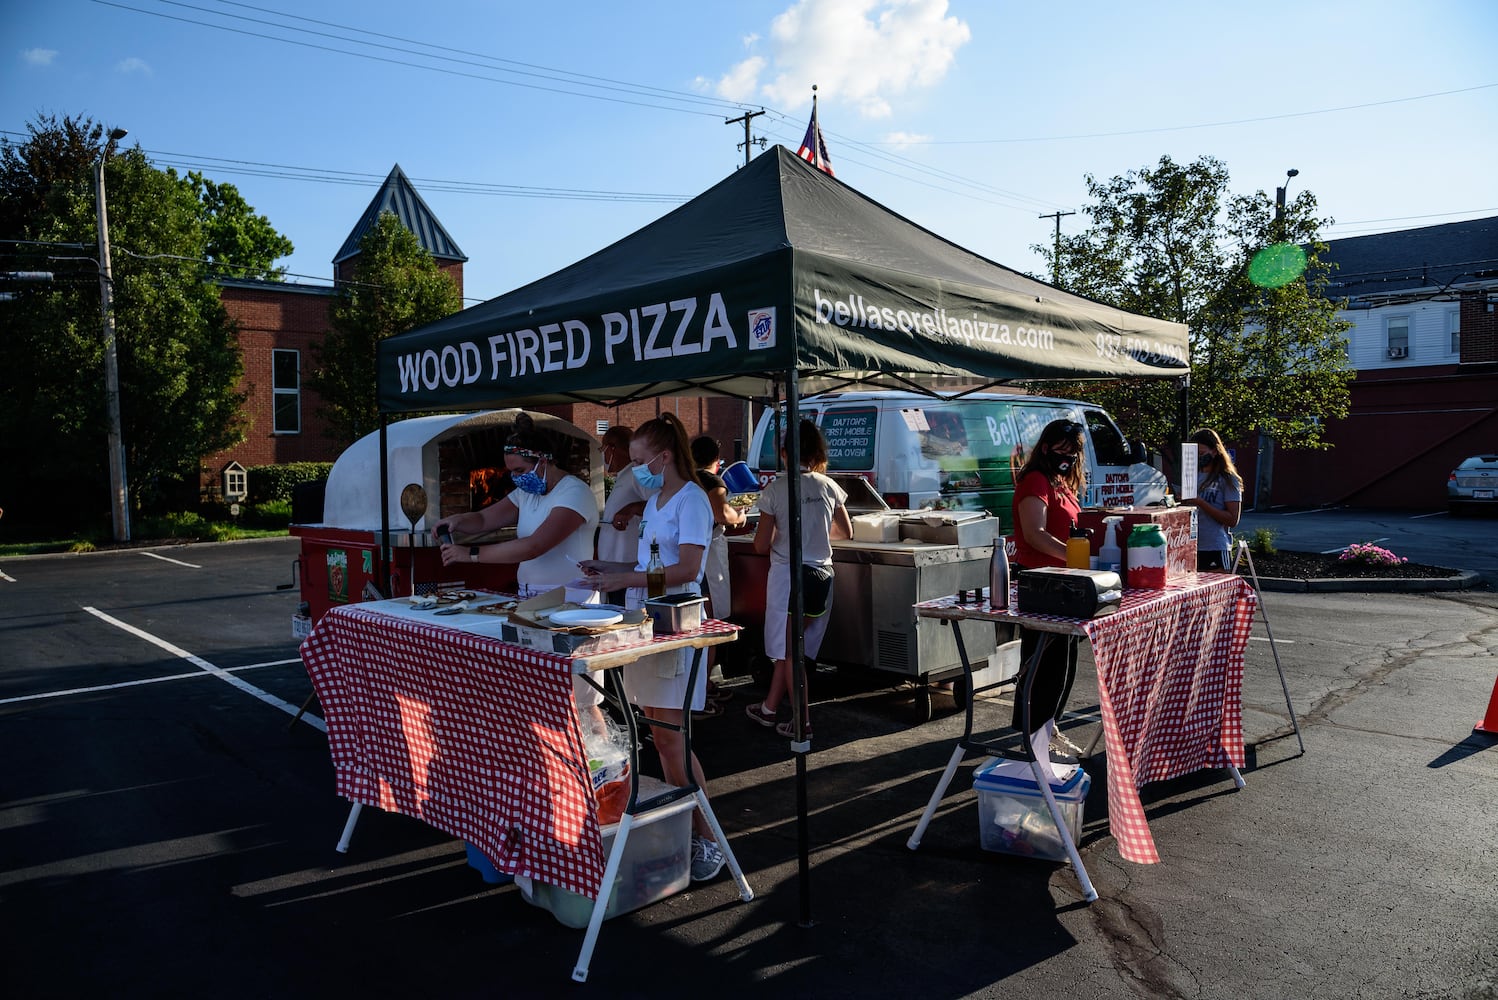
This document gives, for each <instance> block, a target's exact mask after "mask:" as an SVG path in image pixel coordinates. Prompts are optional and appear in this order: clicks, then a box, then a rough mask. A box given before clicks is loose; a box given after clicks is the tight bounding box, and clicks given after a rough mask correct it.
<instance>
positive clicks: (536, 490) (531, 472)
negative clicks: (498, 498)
mask: <svg viewBox="0 0 1498 1000" xmlns="http://www.w3.org/2000/svg"><path fill="white" fill-rule="evenodd" d="M539 468H541V463H540V462H537V463H536V466H535V468H533V469H527V470H526V471H525V472H512V473H510V481H511V482H513V483H514V484H515V488H516V489H517V490H520V491H521V492H522V493H530V494H532V495H534V496H545V495H546V490H547V489H548V487H547V485H546V477H545V476H543V475H539V474H538V473H537V472H536V469H539Z"/></svg>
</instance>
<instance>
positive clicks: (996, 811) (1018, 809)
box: [973, 757, 1092, 861]
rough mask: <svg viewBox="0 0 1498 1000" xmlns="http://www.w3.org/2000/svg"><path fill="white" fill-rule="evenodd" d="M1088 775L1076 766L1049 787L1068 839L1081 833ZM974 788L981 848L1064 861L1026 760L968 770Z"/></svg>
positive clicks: (998, 759) (994, 760) (996, 760)
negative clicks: (1058, 808)
mask: <svg viewBox="0 0 1498 1000" xmlns="http://www.w3.org/2000/svg"><path fill="white" fill-rule="evenodd" d="M1091 786H1092V779H1091V778H1090V777H1088V775H1087V772H1086V771H1084V770H1082V769H1081V768H1080V767H1079V768H1077V769H1076V771H1075V773H1073V774H1072V775H1071V777H1069V778H1068V779H1067V780H1066V782H1065V783H1064V784H1061V785H1056V784H1053V785H1051V791H1052V792H1053V793H1054V794H1055V796H1056V804H1057V805H1058V806H1060V807H1061V815H1062V816H1063V817H1065V818H1066V826H1067V829H1068V830H1069V831H1070V832H1071V837H1072V843H1076V841H1077V837H1078V836H1079V835H1080V834H1081V831H1082V810H1083V807H1084V806H1085V805H1086V803H1087V790H1088V789H1089V788H1090V787H1091ZM973 787H974V788H975V789H977V791H978V833H979V836H980V838H981V839H982V842H983V849H984V850H985V851H998V852H1000V853H1002V854H1014V855H1018V856H1020V857H1026V858H1040V859H1043V860H1046V861H1066V860H1068V859H1067V856H1066V845H1065V844H1064V843H1063V842H1062V840H1061V833H1060V831H1058V830H1057V829H1056V823H1055V821H1054V820H1053V819H1052V818H1051V811H1050V809H1048V808H1047V807H1046V804H1045V797H1044V796H1043V795H1041V794H1040V788H1039V786H1037V785H1036V784H1035V774H1034V772H1033V771H1031V769H1030V762H1029V761H1026V760H1005V759H1003V758H1001V757H995V758H992V759H990V760H989V761H988V762H987V763H986V764H984V765H982V766H981V767H979V768H978V769H977V770H976V771H974V772H973Z"/></svg>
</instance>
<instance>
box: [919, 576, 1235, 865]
mask: <svg viewBox="0 0 1498 1000" xmlns="http://www.w3.org/2000/svg"><path fill="white" fill-rule="evenodd" d="M1257 602H1258V596H1257V595H1256V594H1255V593H1254V590H1253V588H1252V587H1251V586H1249V585H1248V583H1247V581H1245V580H1243V579H1242V578H1240V577H1237V576H1231V575H1227V574H1220V573H1202V574H1197V575H1195V576H1191V577H1184V578H1182V579H1181V580H1179V581H1177V582H1175V583H1173V584H1172V585H1171V586H1169V587H1167V588H1165V589H1164V590H1126V591H1124V596H1123V601H1122V602H1121V605H1120V607H1119V610H1118V612H1117V613H1115V614H1112V615H1107V616H1105V617H1102V618H1091V619H1073V618H1060V617H1057V616H1054V615H1035V614H1021V613H1019V612H1018V611H1009V612H1002V611H1001V612H993V611H989V610H988V609H987V608H985V607H980V606H977V605H971V606H963V605H959V604H957V602H956V601H955V600H954V599H953V598H942V599H940V600H937V601H927V602H925V603H923V604H919V605H917V606H916V608H917V611H918V612H919V611H921V610H922V609H925V610H927V611H928V612H929V611H936V612H947V613H948V615H940V614H938V615H937V616H938V617H945V616H949V615H950V612H952V611H954V610H962V611H963V612H964V613H963V615H962V616H963V617H968V618H979V619H982V620H988V621H1009V622H1016V623H1018V624H1022V625H1029V626H1032V627H1039V628H1041V629H1044V630H1046V631H1052V632H1061V633H1071V634H1076V635H1085V636H1086V637H1087V639H1088V641H1089V642H1090V643H1091V644H1092V658H1093V661H1094V662H1095V663H1096V664H1097V674H1098V700H1099V703H1100V705H1101V707H1102V716H1103V738H1104V745H1105V747H1106V749H1107V753H1108V823H1109V828H1110V830H1111V832H1112V833H1113V836H1114V838H1115V839H1116V840H1117V841H1118V852H1119V854H1120V855H1121V856H1122V857H1123V858H1124V859H1125V860H1128V861H1134V862H1138V863H1142V864H1153V863H1155V862H1158V861H1159V860H1160V856H1159V854H1158V853H1157V852H1156V851H1155V841H1154V838H1153V837H1152V836H1151V835H1150V831H1149V825H1148V823H1147V822H1146V821H1145V816H1144V805H1143V803H1142V802H1141V801H1140V799H1139V789H1140V788H1141V787H1142V786H1143V785H1145V784H1146V783H1148V782H1151V781H1166V780H1168V779H1170V778H1177V777H1180V776H1181V775H1183V774H1189V773H1191V772H1192V771H1198V770H1201V769H1203V768H1212V767H1226V766H1227V765H1228V764H1232V765H1234V766H1236V767H1242V766H1243V764H1244V753H1243V700H1242V697H1243V653H1244V649H1245V647H1247V645H1248V635H1249V631H1250V629H1251V628H1252V626H1253V618H1254V612H1255V610H1256V609H1257V607H1258V604H1257ZM967 608H971V611H970V612H969V611H967Z"/></svg>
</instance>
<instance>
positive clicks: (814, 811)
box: [0, 515, 1498, 1000]
mask: <svg viewBox="0 0 1498 1000" xmlns="http://www.w3.org/2000/svg"><path fill="white" fill-rule="evenodd" d="M1374 517H1375V518H1381V517H1382V516H1381V515H1374ZM1286 520H1289V521H1291V522H1294V521H1295V519H1294V518H1287V519H1286ZM1299 523H1300V524H1301V525H1308V526H1312V527H1313V528H1314V529H1315V530H1323V529H1324V528H1325V525H1323V524H1321V523H1320V522H1317V521H1310V520H1301V521H1300V522H1299ZM1381 523H1382V522H1381ZM1457 523H1458V524H1460V525H1461V527H1462V528H1463V529H1464V530H1466V529H1468V528H1469V527H1471V526H1472V525H1477V526H1478V528H1482V527H1484V526H1487V525H1488V522H1479V521H1476V520H1475V519H1463V520H1462V521H1460V522H1457ZM1492 524H1494V525H1498V522H1492ZM1297 530H1307V531H1309V530H1311V528H1304V529H1301V528H1297ZM1326 530H1331V529H1326ZM1349 530H1356V531H1362V530H1363V528H1362V526H1361V525H1359V526H1356V527H1355V529H1349ZM1495 536H1498V531H1495ZM1307 537H1308V538H1311V537H1319V536H1312V535H1307ZM1375 537H1376V536H1375ZM1355 540H1358V541H1360V540H1367V539H1365V538H1361V537H1349V538H1346V539H1344V540H1343V541H1342V542H1341V544H1345V543H1346V542H1347V541H1355ZM1282 544H1283V545H1285V546H1286V547H1297V546H1296V545H1295V544H1293V543H1290V542H1286V541H1284V540H1282ZM1432 544H1436V543H1435V542H1432ZM1446 544H1447V546H1448V551H1464V550H1463V549H1461V548H1460V547H1459V546H1458V547H1455V548H1454V547H1453V546H1454V545H1455V543H1453V542H1450V541H1449V540H1448V542H1447V543H1446ZM1485 544H1487V542H1479V543H1478V545H1479V547H1480V545H1485ZM1327 547H1330V546H1327ZM1472 549H1473V546H1472V545H1467V546H1466V550H1472ZM1397 550H1398V549H1397V548H1396V551H1397ZM295 552H296V549H295V543H294V542H291V541H282V540H276V541H267V542H251V543H231V544H218V545H194V546H181V547H173V548H169V549H158V550H151V551H149V552H147V551H126V552H112V553H99V554H94V555H88V556H58V557H46V558H30V559H18V560H6V561H0V574H3V578H0V595H3V597H0V633H3V635H0V648H3V649H4V650H5V655H4V657H3V659H0V713H3V715H0V718H3V721H4V724H3V725H0V750H3V752H4V754H5V758H6V760H7V762H8V765H9V766H8V767H7V768H6V769H5V771H4V775H5V777H4V779H3V783H0V913H4V914H5V916H6V921H5V923H6V936H5V940H6V944H7V948H6V953H7V959H6V961H4V962H3V963H0V970H3V971H0V990H3V992H4V994H5V995H7V996H14V997H27V998H29V997H78V996H111V997H135V996H151V997H159V996H184V997H187V996H192V997H197V996H202V995H206V994H209V993H211V994H213V995H217V996H221V997H228V998H239V997H246V998H248V997H265V996H272V995H274V996H280V997H286V996H293V997H301V996H319V995H328V994H330V993H335V992H336V993H337V994H346V993H355V992H359V993H365V994H368V995H372V996H394V995H439V996H479V995H484V996H491V995H503V996H540V995H547V996H551V995H555V994H556V993H557V992H559V991H561V990H575V991H577V993H578V994H579V995H581V994H583V993H584V992H591V993H594V994H596V995H599V996H610V997H614V996H653V997H660V996H678V995H681V996H685V995H689V994H698V993H702V992H711V993H714V994H718V995H723V996H738V995H746V994H748V993H750V992H754V993H758V994H762V993H764V991H765V990H766V989H769V990H775V991H778V992H779V993H780V994H781V995H785V996H855V995H856V996H869V995H892V994H905V995H920V996H924V997H932V996H934V997H963V996H993V997H998V996H1005V997H1042V996H1046V997H1049V996H1056V995H1062V996H1072V995H1084V996H1098V997H1115V996H1150V997H1208V998H1219V997H1220V998H1233V1000H1240V998H1244V997H1300V996H1305V997H1322V996H1325V997H1430V998H1436V997H1440V998H1448V997H1458V998H1479V997H1486V998H1492V997H1498V901H1495V898H1494V895H1495V891H1498V890H1495V887H1498V847H1495V839H1498V838H1495V836H1494V824H1493V821H1494V816H1495V812H1494V803H1495V801H1498V745H1494V744H1493V742H1492V741H1490V740H1488V739H1486V738H1483V737H1478V736H1474V735H1472V727H1473V724H1474V723H1475V722H1476V721H1477V720H1478V719H1479V718H1480V717H1481V716H1482V714H1483V711H1484V709H1485V707H1486V705H1487V702H1488V698H1489V696H1490V694H1491V693H1492V690H1493V686H1494V682H1495V679H1498V658H1495V657H1494V655H1493V653H1494V648H1495V646H1498V596H1495V594H1494V593H1493V592H1492V590H1491V589H1486V590H1476V591H1466V592H1453V593H1437V594H1377V595H1373V594H1359V593H1346V594H1268V595H1266V597H1265V608H1266V611H1267V613H1268V615H1269V617H1270V621H1271V624H1272V626H1273V630H1274V635H1275V638H1276V640H1277V641H1278V651H1279V653H1280V658H1281V661H1282V662H1283V665H1284V668H1285V671H1286V674H1287V677H1288V683H1289V686H1290V690H1291V695H1292V698H1293V701H1294V703H1295V705H1296V706H1297V709H1298V712H1299V714H1300V717H1301V724H1302V727H1303V730H1304V735H1305V741H1306V748H1307V752H1306V754H1305V755H1304V756H1298V755H1297V747H1296V743H1295V740H1294V738H1293V736H1291V735H1290V726H1289V722H1288V719H1287V718H1286V715H1285V708H1284V700H1283V696H1282V694H1281V690H1280V685H1279V679H1278V676H1277V674H1276V672H1275V664H1274V659H1273V657H1272V655H1271V651H1270V648H1269V644H1268V642H1267V641H1265V639H1266V638H1267V637H1266V636H1265V633H1264V630H1263V628H1262V626H1261V627H1259V628H1257V629H1256V630H1255V637H1254V639H1253V640H1252V641H1250V644H1249V653H1248V666H1247V677H1246V680H1245V686H1244V729H1245V737H1246V740H1247V743H1248V756H1249V766H1248V767H1247V768H1246V769H1245V771H1244V776H1245V778H1246V779H1247V782H1248V785H1247V787H1246V788H1245V789H1244V790H1242V791H1237V792H1235V791H1233V790H1232V784H1231V782H1230V781H1228V780H1227V779H1226V778H1225V776H1223V775H1220V774H1216V773H1210V772H1202V773H1199V774H1197V775H1193V776H1189V777H1187V778H1183V779H1180V780H1177V781H1174V782H1169V783H1165V784H1162V785H1154V786H1149V787H1148V788H1147V789H1146V790H1145V794H1144V799H1145V805H1146V808H1147V811H1148V816H1149V820H1150V824H1151V829H1152V831H1153V833H1154V836H1155V839H1156V843H1157V845H1158V847H1159V849H1160V853H1161V857H1162V863H1161V864H1159V865H1153V866H1141V865H1134V864H1131V863H1128V862H1125V861H1122V860H1121V859H1120V858H1119V857H1118V852H1117V848H1116V845H1115V844H1114V842H1113V840H1112V838H1111V837H1110V836H1109V835H1108V832H1107V821H1106V809H1107V801H1106V794H1105V793H1104V791H1103V787H1104V784H1105V781H1104V780H1103V779H1104V778H1105V776H1106V767H1107V762H1106V759H1105V758H1103V757H1102V756H1101V755H1099V756H1097V757H1094V758H1091V759H1089V761H1088V762H1087V767H1088V770H1089V771H1090V772H1091V773H1092V774H1093V778H1094V784H1093V793H1092V796H1091V797H1090V799H1089V801H1088V803H1087V817H1086V823H1085V827H1084V836H1083V838H1082V843H1081V849H1082V853H1083V857H1084V860H1085V862H1086V864H1087V865H1088V868H1089V871H1090V872H1091V874H1092V877H1093V880H1094V882H1095V883H1096V885H1097V888H1098V891H1099V893H1100V894H1101V899H1100V900H1099V901H1098V902H1097V903H1094V904H1091V905H1087V904H1085V903H1083V902H1082V900H1081V894H1080V891H1079V890H1078V887H1077V883H1076V880H1075V879H1074V878H1073V876H1072V874H1071V871H1070V869H1069V868H1067V867H1065V866H1057V865H1051V864H1045V863H1038V862H1031V861H1023V860H1018V859H1013V858H1009V857H1006V856H1002V855H997V854H990V853H986V852H983V851H982V850H980V848H979V846H978V831H977V821H976V814H977V807H976V800H975V797H974V794H973V792H972V790H971V785H970V777H969V776H970V769H969V768H965V769H963V770H962V771H961V772H959V776H958V778H957V780H956V781H955V782H954V784H953V787H952V790H951V791H950V792H949V793H948V795H947V797H946V799H945V800H944V802H943V805H942V808H941V810H940V811H939V812H938V815H937V817H936V820H935V821H934V823H933V824H932V826H931V828H930V830H929V831H928V832H927V834H926V837H925V840H924V843H923V845H922V847H921V850H920V851H919V852H911V851H909V850H908V849H906V847H905V841H906V839H907V838H908V837H909V834H910V831H911V829H912V828H913V826H914V824H915V821H916V819H917V818H918V816H919V813H920V810H921V807H922V806H923V805H924V802H925V799H926V797H927V796H928V795H929V792H930V789H931V788H932V787H934V785H935V782H936V779H937V776H938V775H939V773H940V770H941V768H942V766H943V764H944V763H945V761H946V758H947V756H948V754H949V753H950V747H951V741H952V740H953V739H955V738H956V736H957V735H958V734H959V733H960V731H961V719H960V716H958V715H957V714H956V713H955V711H953V710H952V709H951V708H950V707H949V705H945V704H943V702H942V701H941V699H940V698H938V715H937V718H936V719H935V720H933V721H932V722H930V723H927V724H925V725H920V726H917V725H913V724H912V722H911V718H912V715H913V712H912V710H911V705H912V701H913V698H912V694H911V692H910V691H908V690H904V689H902V688H901V687H900V686H899V685H897V684H895V683H893V682H892V681H891V680H890V679H889V678H888V677H881V676H871V675H867V674H862V673H861V672H852V671H844V672H838V673H836V674H830V675H818V676H817V678H816V679H815V684H816V687H815V688H814V690H813V699H814V700H815V701H816V702H817V703H818V709H817V712H818V714H817V736H818V742H817V744H816V751H815V753H814V754H813V755H812V757H811V762H810V795H811V803H812V804H811V840H812V845H813V852H812V862H813V864H812V869H811V883H810V885H811V900H812V912H813V916H814V924H813V926H810V927H803V926H800V925H799V923H798V914H799V906H798V899H799V893H798V882H797V878H796V873H797V864H796V824H795V808H794V795H793V785H792V782H791V780H790V779H791V775H792V773H793V766H792V763H791V761H790V757H789V755H788V753H787V750H786V747H785V744H784V741H782V740H780V739H778V738H776V737H774V736H773V735H770V734H768V733H767V732H766V731H765V730H762V729H759V728H758V727H755V726H753V725H752V724H751V723H750V722H749V720H747V719H743V718H742V715H741V713H742V705H743V704H745V703H747V701H749V700H750V695H751V693H752V688H751V687H750V686H749V685H750V684H751V682H749V681H748V680H747V679H740V680H738V681H736V682H735V683H736V685H737V687H736V691H737V692H738V694H739V697H738V700H737V701H736V702H735V703H734V704H733V705H732V706H730V714H729V715H727V716H725V717H724V718H722V719H718V720H712V721H709V722H706V723H703V724H702V725H701V726H700V727H699V729H698V745H699V753H700V755H701V757H702V759H703V762H704V765H705V767H706V769H707V773H708V775H709V778H710V782H709V791H710V794H711V795H712V797H713V800H714V805H715V808H716V811H717V812H718V815H719V817H720V818H721V819H722V821H723V823H724V826H725V828H726V829H727V831H728V833H729V835H730V837H731V838H732V839H733V843H734V845H735V849H736V851H737V852H738V855H739V858H740V860H741V862H742V863H743V865H744V867H745V870H746V872H747V873H748V875H749V879H750V882H751V884H752V885H753V886H754V888H755V890H756V898H755V900H754V901H753V902H751V903H748V904H744V903H741V902H740V901H739V899H738V896H737V894H736V892H735V891H734V890H733V887H732V884H731V882H730V881H729V880H728V879H727V878H723V879H720V880H719V881H717V882H714V883H711V884H708V885H705V886H694V887H693V888H692V889H690V890H689V891H687V892H684V893H682V894H680V895H677V896H674V897H672V898H670V899H668V900H667V901H665V902H663V903H660V904H657V905H655V906H652V907H649V908H647V909H645V910H641V911H638V912H636V913H634V914H629V915H626V916H622V917H619V918H617V919H615V920H612V921H609V922H608V923H606V924H605V925H604V929H603V934H602V936H601V938H600V940H599V945H598V949H597V952H596V953H595V955H594V958H593V963H592V975H591V976H590V978H589V981H588V982H587V983H586V984H582V985H579V984H574V983H572V982H571V981H570V979H569V974H570V972H571V970H572V967H573V964H574V962H575V959H576V956H577V949H578V947H579V945H580V943H581V933H580V932H578V931H573V930H569V929H567V928H564V927H562V926H561V925H559V924H557V923H556V922H555V921H554V920H552V918H551V917H550V916H549V915H547V914H546V913H544V912H542V911H539V910H536V909H534V908H531V907H529V906H527V905H526V904H525V903H524V902H522V901H521V900H520V899H519V898H517V897H518V894H517V892H516V890H515V889H514V888H513V887H508V886H506V887H498V888H495V887H490V886H488V885H486V884H485V883H483V882H482V881H481V880H480V879H479V878H478V876H477V875H476V874H475V873H474V872H473V871H472V870H471V869H469V868H468V867H467V866H466V864H465V863H464V857H463V849H462V845H461V844H459V843H457V842H456V841H454V840H452V839H451V838H449V837H446V836H445V835H443V834H441V833H439V832H437V831H435V830H432V829H430V828H428V827H425V826H424V825H422V824H420V823H418V822H415V821H412V820H409V819H405V818H402V817H397V816H386V815H381V814H378V813H372V812H371V811H366V816H365V818H364V819H363V820H362V821H361V823H360V826H359V828H358V831H357V833H356V835H355V838H354V842H353V846H352V849H351V850H350V852H349V853H348V854H347V855H340V854H337V853H336V852H334V850H333V845H334V843H335V842H336V840H337V838H338V834H339V832H340V830H341V829H342V825H343V821H344V818H345V817H346V815H347V804H346V803H345V802H343V801H341V800H339V799H338V798H337V797H336V796H335V795H334V794H333V776H332V768H331V766H330V764H329V761H328V757H327V748H326V740H325V737H324V736H323V734H322V732H320V731H319V730H318V729H317V728H316V727H315V724H313V725H309V724H306V723H299V724H297V725H295V726H293V727H291V728H288V723H289V722H290V721H291V714H292V713H294V712H295V711H296V708H297V707H298V706H300V705H301V704H302V702H303V700H304V699H305V698H306V696H307V694H308V692H309V690H310V686H309V684H308V682H307V679H306V676H305V674H304V673H303V672H302V670H301V667H300V663H299V661H298V659H297V657H296V644H295V643H294V642H293V641H292V639H291V636H290V625H289V617H290V614H291V611H292V609H293V607H294V606H295V601H296V599H295V597H293V596H292V594H291V592H288V591H278V590H277V589H276V586H277V585H278V584H282V583H287V582H289V581H290V579H291V562H292V560H293V558H294V557H295ZM1401 554H1409V555H1411V557H1412V558H1414V557H1415V555H1414V552H1413V551H1411V552H1409V553H1403V552H1402V553H1401ZM1420 561H1428V560H1426V559H1425V558H1421V559H1420ZM1463 568H1473V567H1463ZM1090 683H1091V682H1090V674H1089V671H1088V670H1087V669H1085V668H1084V670H1083V677H1082V678H1081V679H1079V683H1078V687H1077V690H1076V692H1075V693H1074V696H1073V699H1072V705H1071V707H1072V712H1073V714H1072V716H1071V717H1070V718H1069V720H1068V721H1067V723H1066V726H1067V729H1068V731H1069V732H1070V733H1071V734H1072V735H1073V736H1074V737H1075V738H1076V739H1077V741H1078V742H1080V743H1082V744H1084V745H1085V744H1086V743H1087V742H1089V741H1090V740H1091V737H1092V735H1094V733H1095V732H1096V729H1097V721H1096V720H1097V701H1096V691H1095V689H1094V688H1092V687H1090V686H1089V685H1090ZM978 710H979V714H980V718H991V723H990V724H991V725H992V726H993V727H998V726H999V725H1000V724H1001V723H1002V722H1003V721H1004V720H1005V719H1007V711H1006V709H1005V707H1004V706H1002V705H999V704H981V703H980V705H979V707H978ZM985 712H987V713H988V714H987V715H985V714H984V713H985ZM313 722H314V723H315V722H316V719H315V715H314V717H313Z"/></svg>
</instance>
